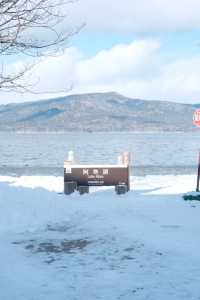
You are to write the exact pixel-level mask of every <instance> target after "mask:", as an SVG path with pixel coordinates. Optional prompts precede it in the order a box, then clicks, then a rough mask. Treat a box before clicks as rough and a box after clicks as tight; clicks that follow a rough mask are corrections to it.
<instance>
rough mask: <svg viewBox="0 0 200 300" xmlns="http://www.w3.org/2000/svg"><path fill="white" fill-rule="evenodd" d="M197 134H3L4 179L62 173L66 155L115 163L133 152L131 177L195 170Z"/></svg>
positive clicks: (1, 164)
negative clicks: (127, 153) (120, 156)
mask: <svg viewBox="0 0 200 300" xmlns="http://www.w3.org/2000/svg"><path fill="white" fill-rule="evenodd" d="M199 149H200V132H199V133H130V132H129V133H124V132H120V133H119V132H112V133H95V132H93V133H83V132H81V133H74V132H73V133H65V134H54V133H35V134H16V133H0V175H15V176H19V175H62V174H63V162H64V159H67V152H68V151H69V150H73V151H74V152H75V157H76V160H77V161H79V162H81V163H91V164H94V163H100V164H112V163H116V161H117V156H118V155H119V154H120V153H121V152H122V151H125V150H127V151H130V152H131V156H132V173H133V174H135V175H148V174H150V175H152V174H191V173H195V172H196V168H197V160H198V151H199Z"/></svg>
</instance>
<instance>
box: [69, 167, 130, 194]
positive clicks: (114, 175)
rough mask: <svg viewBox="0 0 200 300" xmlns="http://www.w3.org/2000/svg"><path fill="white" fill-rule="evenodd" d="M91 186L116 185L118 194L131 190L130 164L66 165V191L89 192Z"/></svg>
mask: <svg viewBox="0 0 200 300" xmlns="http://www.w3.org/2000/svg"><path fill="white" fill-rule="evenodd" d="M90 186H115V190H116V193H117V194H123V193H126V192H128V191H129V190H130V171H129V165H124V164H123V165H71V164H65V165H64V192H65V194H71V193H73V192H74V191H75V190H78V191H79V192H80V194H83V193H88V192H89V187H90Z"/></svg>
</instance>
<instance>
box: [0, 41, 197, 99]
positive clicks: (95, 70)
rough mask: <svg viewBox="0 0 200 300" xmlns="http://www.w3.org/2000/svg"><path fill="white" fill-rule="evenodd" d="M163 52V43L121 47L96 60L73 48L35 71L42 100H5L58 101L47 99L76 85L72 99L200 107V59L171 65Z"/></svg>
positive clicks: (177, 61) (10, 96)
mask: <svg viewBox="0 0 200 300" xmlns="http://www.w3.org/2000/svg"><path fill="white" fill-rule="evenodd" d="M161 52H162V51H161V46H160V44H159V42H158V41H154V40H138V41H135V42H133V43H131V44H127V45H117V46H115V47H113V48H111V49H110V50H106V51H100V52H99V53H97V54H96V55H95V56H93V57H91V58H84V56H83V54H81V53H80V51H78V49H75V48H69V49H66V50H65V51H64V52H63V53H62V55H59V56H57V57H52V58H51V57H50V58H47V59H46V60H44V61H43V62H42V63H41V64H39V65H38V66H37V67H36V68H35V70H34V72H33V74H32V75H31V77H32V82H35V81H37V80H38V78H40V81H39V83H38V84H37V85H36V87H35V89H36V90H37V91H38V92H40V93H41V94H40V95H37V96H36V95H28V94H26V95H24V96H19V95H18V96H17V95H14V94H9V95H7V96H5V95H4V97H5V98H4V99H3V97H1V99H2V101H4V102H6V100H7V101H8V100H9V101H10V100H11V101H22V100H32V99H34V98H40V99H41V98H48V97H54V96H56V95H54V94H51V93H49V94H43V93H44V92H45V91H49V92H58V91H62V90H67V88H68V87H70V86H71V85H72V84H73V90H72V91H71V93H87V92H105V91H116V92H119V93H122V94H124V95H126V96H129V97H133V98H144V99H158V100H159V99H160V100H173V101H179V102H200V84H199V82H200V72H199V70H200V55H198V56H195V57H190V58H181V59H176V60H175V61H173V62H171V63H167V62H166V61H165V60H164V59H162V56H161V55H160V53H161ZM29 80H30V77H29ZM61 94H62V93H61ZM59 95H60V94H59ZM2 96H3V95H2Z"/></svg>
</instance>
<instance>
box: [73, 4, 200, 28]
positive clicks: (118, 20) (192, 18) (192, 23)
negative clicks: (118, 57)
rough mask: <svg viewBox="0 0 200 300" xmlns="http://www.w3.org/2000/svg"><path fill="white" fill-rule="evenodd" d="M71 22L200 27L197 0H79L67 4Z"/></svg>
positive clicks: (100, 25)
mask: <svg viewBox="0 0 200 300" xmlns="http://www.w3.org/2000/svg"><path fill="white" fill-rule="evenodd" d="M68 9H69V16H70V20H71V21H72V22H73V23H74V24H80V23H81V22H86V24H87V29H88V30H91V31H96V30H101V31H128V32H134V33H141V32H146V33H149V32H160V31H163V30H166V31H171V30H172V31H177V30H188V29H194V28H195V29H196V28H200V18H199V11H200V1H199V0H190V1H189V0H174V1H169V0H123V1H116V0H79V1H78V2H77V3H74V4H73V5H72V6H70V7H69V8H68Z"/></svg>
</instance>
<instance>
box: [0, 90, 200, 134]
mask: <svg viewBox="0 0 200 300" xmlns="http://www.w3.org/2000/svg"><path fill="white" fill-rule="evenodd" d="M197 107H198V105H190V104H180V103H174V102H168V101H153V100H142V99H131V98H128V97H124V96H122V95H120V94H118V93H114V92H110V93H94V94H81V95H70V96H66V97H62V98H56V99H50V100H42V101H35V102H26V103H20V104H7V105H0V131H20V132H30V131H34V132H35V131H45V132H46V131H53V132H54V131H56V132H59V131H60V132H63V131H121V130H123V131H127V130H128V131H195V130H197V129H196V128H195V126H194V125H193V123H192V117H193V113H194V110H195V109H196V108H197Z"/></svg>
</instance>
